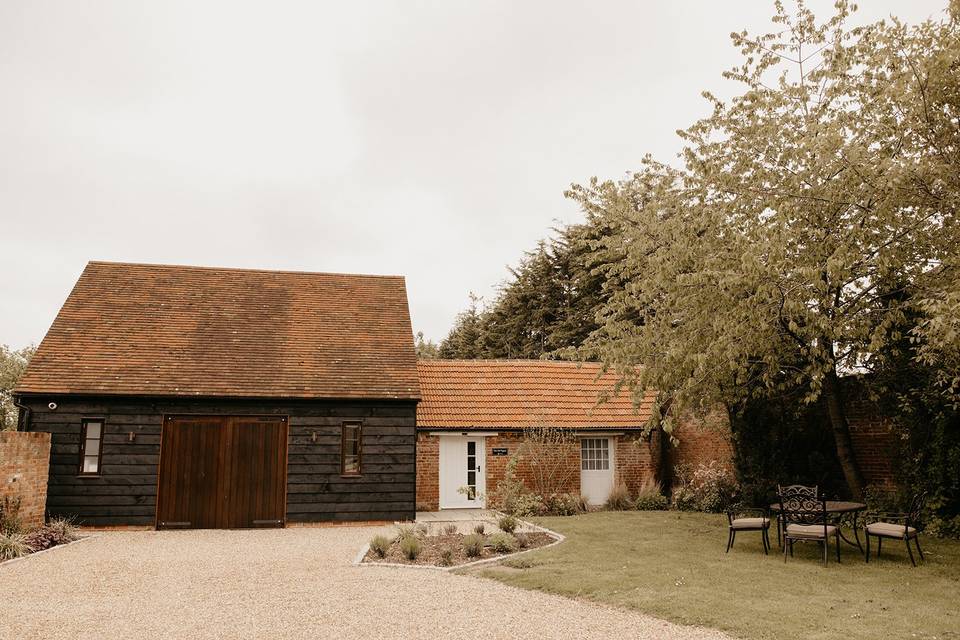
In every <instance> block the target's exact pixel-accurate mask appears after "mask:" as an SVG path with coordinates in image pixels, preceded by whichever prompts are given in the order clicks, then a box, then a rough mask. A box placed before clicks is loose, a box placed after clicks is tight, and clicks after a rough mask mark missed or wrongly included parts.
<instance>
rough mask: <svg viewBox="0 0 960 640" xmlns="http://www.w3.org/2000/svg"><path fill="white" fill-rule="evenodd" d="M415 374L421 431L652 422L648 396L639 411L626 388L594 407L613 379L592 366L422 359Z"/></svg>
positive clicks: (623, 425) (633, 425)
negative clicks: (419, 397) (417, 377)
mask: <svg viewBox="0 0 960 640" xmlns="http://www.w3.org/2000/svg"><path fill="white" fill-rule="evenodd" d="M417 369H418V371H419V372H420V391H421V393H422V394H423V396H422V400H421V401H420V404H419V405H417V426H418V427H426V428H434V429H445V428H451V429H457V428H460V429H463V428H484V427H487V428H493V427H500V428H523V427H533V426H542V425H549V426H558V427H571V428H584V429H589V428H607V429H610V428H616V429H625V428H626V429H629V428H633V429H639V428H642V427H643V426H644V425H645V424H646V422H647V420H649V419H650V410H651V405H652V402H653V394H651V393H648V394H646V396H645V397H644V398H643V400H642V402H640V404H639V406H637V407H636V409H635V408H634V406H633V401H632V399H631V397H630V394H629V393H628V392H627V391H625V390H624V391H622V392H620V393H619V394H618V395H616V396H613V397H611V398H610V399H609V400H607V401H606V402H603V403H600V404H597V399H598V397H599V396H600V395H601V394H602V393H604V392H610V391H611V390H612V388H613V385H614V384H615V383H616V381H617V376H616V374H614V373H612V372H607V373H603V372H602V369H601V365H600V364H597V363H582V364H578V363H576V362H561V361H552V360H551V361H548V360H420V361H419V362H418V363H417Z"/></svg>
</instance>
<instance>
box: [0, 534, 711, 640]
mask: <svg viewBox="0 0 960 640" xmlns="http://www.w3.org/2000/svg"><path fill="white" fill-rule="evenodd" d="M375 532H376V529H373V528H354V527H350V528H343V527H341V528H319V529H316V528H315V529H298V528H293V529H281V530H266V531H265V530H260V531H164V532H152V531H151V532H111V533H98V534H97V537H96V538H94V539H91V540H84V541H82V542H79V543H76V544H73V545H71V546H69V547H65V548H62V549H57V550H54V551H51V552H48V553H44V554H42V555H39V556H36V557H33V558H28V559H26V560H23V561H20V562H16V563H14V564H11V565H0V638H3V639H4V640H6V639H7V638H11V639H13V638H16V639H17V640H26V639H27V638H44V639H54V638H71V639H76V638H91V639H92V638H97V639H103V638H151V639H153V638H267V639H273V638H306V637H310V638H338V639H340V640H342V639H343V638H404V639H409V638H431V639H435V638H458V639H464V638H477V639H479V638H510V639H511V640H512V639H515V638H518V637H521V638H522V637H534V636H536V637H542V638H548V637H556V638H561V637H562V638H604V639H609V638H671V639H673V638H675V639H691V640H692V639H700V638H724V637H725V636H723V635H722V634H720V633H719V632H716V631H709V630H704V629H695V628H690V627H679V626H677V625H674V624H671V623H667V622H663V621H660V620H657V619H655V618H650V617H647V616H644V615H642V614H638V613H633V612H629V611H622V610H617V609H611V608H608V607H604V606H601V605H595V604H591V603H587V602H583V601H578V600H571V599H568V598H564V597H561V596H553V595H548V594H543V593H539V592H532V591H522V590H518V589H515V588H513V587H509V586H506V585H503V584H500V583H498V582H494V581H488V580H483V579H480V578H474V577H469V576H458V575H451V574H447V573H440V572H434V571H425V570H415V569H392V568H385V567H380V568H371V567H354V566H351V564H350V563H351V561H352V559H353V558H354V556H355V555H356V553H357V551H358V550H359V548H360V547H361V546H362V545H363V544H364V542H365V541H367V540H368V539H369V538H370V537H371V536H372V535H373V534H374V533H375Z"/></svg>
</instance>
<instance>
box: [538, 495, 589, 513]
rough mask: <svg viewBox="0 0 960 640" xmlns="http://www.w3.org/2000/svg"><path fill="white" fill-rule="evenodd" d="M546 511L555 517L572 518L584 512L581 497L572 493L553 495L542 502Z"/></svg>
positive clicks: (584, 506)
mask: <svg viewBox="0 0 960 640" xmlns="http://www.w3.org/2000/svg"><path fill="white" fill-rule="evenodd" d="M544 505H545V506H546V511H547V513H549V514H550V515H555V516H573V515H576V514H578V513H583V512H584V511H586V504H585V503H584V500H583V497H582V496H578V495H576V494H574V493H555V494H553V495H551V496H548V497H547V499H546V500H544Z"/></svg>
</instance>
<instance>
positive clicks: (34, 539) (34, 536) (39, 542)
mask: <svg viewBox="0 0 960 640" xmlns="http://www.w3.org/2000/svg"><path fill="white" fill-rule="evenodd" d="M24 541H25V542H26V543H27V546H28V547H30V552H31V553H36V552H37V551H43V550H44V549H49V548H50V547H53V546H56V545H58V544H61V540H60V537H59V536H58V535H57V533H56V532H55V531H51V530H50V529H48V528H47V527H40V528H39V529H35V530H33V531H31V532H30V533H27V534H26V537H25V539H24Z"/></svg>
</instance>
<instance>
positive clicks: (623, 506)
mask: <svg viewBox="0 0 960 640" xmlns="http://www.w3.org/2000/svg"><path fill="white" fill-rule="evenodd" d="M606 507H607V509H610V510H611V511H626V510H627V509H632V508H633V498H631V497H630V490H629V489H627V485H625V484H623V483H620V482H618V483H617V484H616V485H614V487H613V489H611V490H610V495H609V496H607V504H606Z"/></svg>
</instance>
